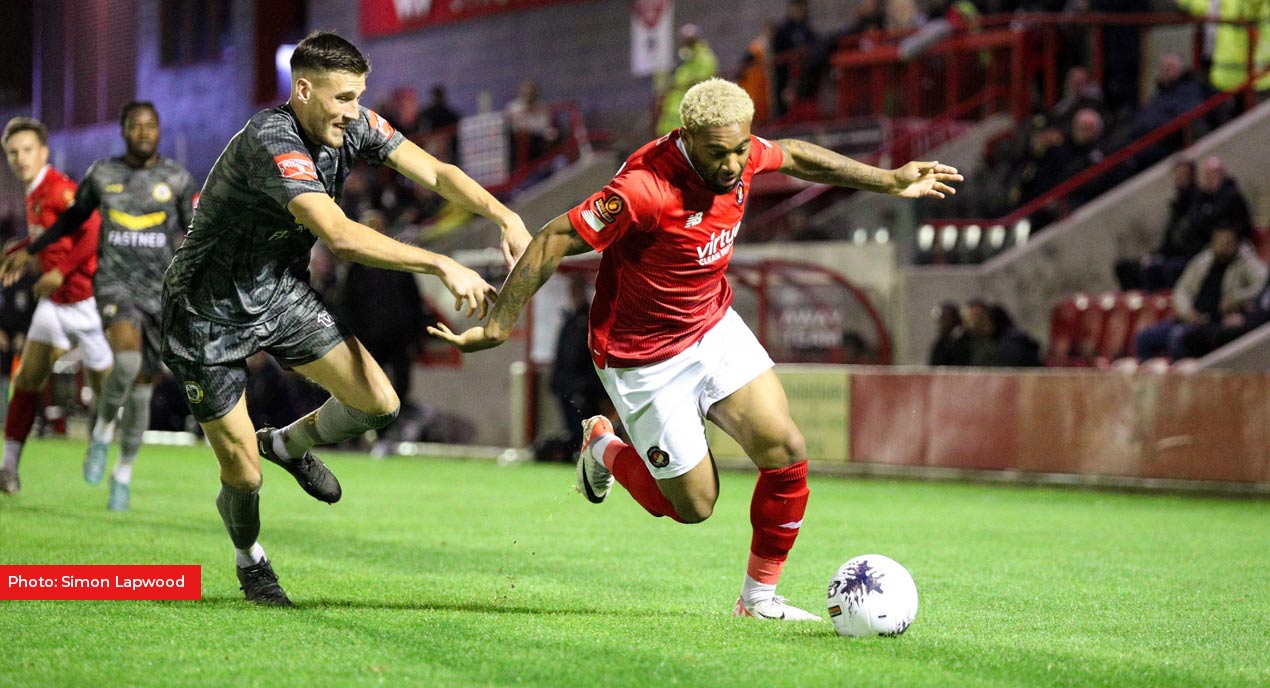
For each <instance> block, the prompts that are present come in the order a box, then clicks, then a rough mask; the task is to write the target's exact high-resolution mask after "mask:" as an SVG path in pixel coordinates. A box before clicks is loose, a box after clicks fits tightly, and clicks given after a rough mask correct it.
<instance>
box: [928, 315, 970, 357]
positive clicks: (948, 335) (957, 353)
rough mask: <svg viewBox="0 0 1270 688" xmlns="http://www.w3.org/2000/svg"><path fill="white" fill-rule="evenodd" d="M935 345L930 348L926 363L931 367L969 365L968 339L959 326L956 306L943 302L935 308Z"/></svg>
mask: <svg viewBox="0 0 1270 688" xmlns="http://www.w3.org/2000/svg"><path fill="white" fill-rule="evenodd" d="M931 315H932V316H933V317H934V318H935V331H936V334H935V343H934V344H933V345H931V348H930V358H929V359H928V361H927V362H928V363H929V364H930V365H933V366H964V365H969V364H970V339H969V335H968V334H967V333H966V328H965V327H963V326H962V324H961V313H960V312H959V311H958V309H957V304H955V303H953V302H951V301H945V302H943V303H941V304H939V305H938V306H936V307H935V311H934V313H932V314H931Z"/></svg>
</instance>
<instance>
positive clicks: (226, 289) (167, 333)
mask: <svg viewBox="0 0 1270 688" xmlns="http://www.w3.org/2000/svg"><path fill="white" fill-rule="evenodd" d="M291 71H292V77H291V97H290V99H289V100H288V101H287V103H286V104H285V105H281V106H279V107H274V108H270V109H267V110H263V111H261V112H259V113H257V114H256V115H255V116H254V117H252V118H251V120H250V121H248V122H247V125H246V126H245V127H243V129H242V130H241V131H239V132H238V133H237V134H235V135H234V137H233V138H232V139H231V140H230V142H229V144H228V145H227V146H226V147H225V150H224V152H222V153H221V156H220V158H219V159H218V160H217V161H216V165H215V166H214V167H213V168H212V171H211V173H210V174H209V175H208V178H207V183H206V184H204V186H203V191H202V194H201V196H200V198H199V206H198V209H197V210H196V211H195V213H194V224H193V226H192V227H191V229H190V232H189V235H188V236H187V237H186V240H185V243H184V244H183V245H182V246H181V248H180V249H178V250H177V252H176V257H175V258H174V259H173V260H172V264H171V266H169V267H168V270H167V274H166V275H165V277H164V290H163V360H164V362H165V363H167V365H168V367H169V368H171V369H172V372H173V373H175V375H176V377H177V379H178V380H179V381H181V382H182V383H183V384H184V386H185V393H186V398H187V399H188V400H189V402H190V409H191V410H192V411H193V413H194V417H195V418H196V419H197V420H198V422H199V423H200V424H201V425H202V426H203V430H204V432H205V433H206V435H207V438H208V440H209V441H210V442H211V444H212V448H213V450H214V451H215V452H216V458H217V460H218V461H219V462H220V478H221V491H220V494H219V496H218V497H217V499H216V506H217V508H218V509H219V511H220V514H221V518H222V520H223V521H224V523H225V528H226V530H227V531H228V532H229V537H230V539H231V540H232V541H233V543H234V548H235V550H236V559H237V564H238V580H239V582H240V583H241V585H242V589H243V592H244V593H245V595H246V597H247V599H248V600H250V601H252V602H256V603H260V604H275V605H289V604H290V603H291V602H290V600H289V599H288V598H287V595H286V593H285V592H284V591H283V590H282V588H281V587H280V586H279V584H278V578H277V576H276V575H275V574H274V572H273V567H272V566H271V564H270V562H269V560H268V559H267V558H266V557H265V553H264V550H263V549H261V547H260V544H259V543H258V542H257V541H256V540H257V536H258V535H259V533H260V508H259V489H260V482H261V473H260V458H259V457H260V456H264V457H265V458H266V459H268V460H269V461H271V462H273V463H276V464H278V465H280V466H282V467H283V468H284V469H286V470H287V471H288V472H289V473H291V475H292V476H294V477H295V478H296V480H297V482H299V483H300V485H301V487H303V488H304V490H305V491H306V492H308V493H309V494H310V495H312V496H313V497H314V498H316V499H318V500H321V501H324V502H328V503H333V502H335V501H337V500H339V498H340V494H341V491H340V485H339V482H338V481H337V480H336V479H335V476H334V475H332V474H331V472H330V470H328V469H327V467H326V466H325V465H324V464H323V463H322V462H321V461H320V460H319V459H317V458H316V457H315V456H313V455H312V453H310V452H309V448H310V447H313V446H315V445H319V444H330V443H334V442H339V441H340V440H344V439H347V438H350V437H356V436H358V435H361V434H362V433H364V432H366V431H367V430H371V429H377V428H382V427H384V426H386V425H388V424H389V423H391V422H392V421H393V419H394V418H396V417H397V412H398V410H399V408H400V401H399V400H398V398H397V395H396V393H395V392H394V391H393V388H392V385H391V384H390V383H389V381H388V377H387V376H386V375H385V374H384V372H383V370H382V369H380V367H379V365H378V364H377V363H376V362H375V360H374V359H373V358H372V357H371V356H370V354H369V353H367V351H366V349H365V348H364V347H363V346H362V344H361V343H360V342H359V341H358V340H357V339H356V338H355V337H353V336H352V335H351V334H349V333H348V331H347V330H346V329H344V327H343V326H341V325H340V323H339V322H338V321H336V320H335V319H334V318H333V317H332V316H331V314H330V313H329V312H328V311H327V309H326V307H325V306H324V305H323V304H322V301H321V300H320V298H319V297H318V295H317V292H315V291H314V290H313V288H312V287H310V286H309V283H308V265H309V252H310V250H311V249H312V247H313V244H314V242H316V241H318V240H321V241H322V242H323V243H324V244H326V245H327V246H328V247H329V248H330V249H331V250H332V252H334V253H335V255H337V256H339V257H341V258H344V259H346V260H352V261H356V262H359V263H364V264H367V265H373V266H377V267H382V268H390V269H395V270H404V271H409V272H418V273H426V274H431V275H436V276H437V277H438V278H440V279H441V281H442V282H443V283H444V284H445V286H446V287H447V288H448V289H449V290H450V291H451V292H452V293H453V294H454V296H455V298H456V301H455V307H456V308H461V307H463V306H466V310H467V312H468V314H469V315H472V314H475V313H478V312H479V313H481V314H482V315H483V314H484V313H485V311H486V309H487V306H488V303H489V301H490V300H492V297H493V295H494V289H493V287H491V286H490V285H489V284H487V283H486V282H485V280H483V279H481V277H480V275H478V274H477V273H476V272H474V271H472V270H470V269H468V268H465V267H463V266H462V265H459V264H458V263H457V262H455V261H454V260H452V259H451V258H448V257H446V256H443V255H440V254H436V253H432V252H430V251H426V250H423V249H421V248H418V247H415V246H410V245H407V244H403V243H400V242H398V241H395V240H393V239H390V238H388V237H386V236H384V235H382V234H379V233H378V232H376V231H374V230H372V229H371V228H369V227H366V226H364V225H361V224H358V223H357V222H354V221H352V220H350V219H349V218H347V217H346V216H345V215H344V213H343V211H341V210H340V207H339V206H338V205H337V204H336V202H335V199H336V198H338V196H339V194H340V190H341V188H342V187H343V184H344V180H345V178H346V177H347V175H348V173H349V170H350V169H351V167H352V165H353V163H354V162H355V159H356V158H359V157H360V158H364V159H367V160H369V161H370V162H372V163H382V164H385V165H387V166H388V167H390V168H392V169H394V170H396V171H398V172H400V173H402V174H404V175H405V176H407V177H409V178H410V179H412V180H414V181H415V182H417V183H419V184H421V185H423V186H425V187H427V188H429V189H433V190H435V191H437V192H438V193H440V194H441V195H442V196H444V197H446V198H448V199H450V200H452V201H454V202H456V203H457V204H458V205H460V206H462V207H463V208H465V209H467V210H469V211H471V212H474V213H477V214H480V215H483V216H485V217H487V218H489V219H491V220H493V221H495V222H496V223H497V224H498V225H499V226H500V227H501V229H502V248H503V253H504V258H505V259H506V260H507V261H508V264H509V265H510V264H512V263H513V262H514V261H515V258H516V256H518V255H519V254H520V253H521V252H522V251H523V250H524V248H525V246H526V245H528V243H529V239H530V237H529V232H527V231H526V230H525V225H524V223H523V222H522V221H521V219H520V217H519V216H517V215H516V214H515V213H513V212H511V211H510V210H508V209H507V208H506V207H504V206H503V204H501V203H499V202H498V201H497V200H496V199H495V198H494V197H493V196H491V195H490V194H489V192H487V191H485V190H484V189H483V188H481V187H480V185H478V184H477V183H476V182H474V181H473V180H472V179H471V178H469V177H468V176H467V175H466V174H464V173H463V172H462V171H461V170H459V169H458V168H457V167H454V166H453V165H447V164H444V163H441V162H439V161H438V160H437V159H436V158H433V157H432V156H431V155H429V154H428V153H426V152H424V151H423V150H422V149H420V148H419V147H418V146H416V145H414V144H413V143H411V142H410V141H407V140H405V138H404V137H403V136H402V135H401V134H400V133H399V132H397V131H395V130H394V129H393V127H392V125H391V124H390V123H388V122H387V121H385V120H384V119H383V118H381V117H380V116H379V115H377V114H376V113H374V112H372V111H371V110H368V109H366V108H364V107H362V106H361V105H360V104H359V102H358V101H359V100H360V98H361V96H362V93H363V92H364V91H365V90H366V75H367V74H368V73H369V72H370V65H369V63H368V62H367V61H366V58H365V57H364V56H363V55H362V54H361V53H360V52H359V51H358V50H357V48H356V47H354V46H353V45H352V44H351V43H349V42H348V41H346V40H344V39H343V38H341V37H339V36H338V35H336V34H334V33H315V34H312V35H310V36H309V37H308V38H306V39H304V40H303V41H301V42H300V44H299V45H297V46H296V49H295V52H294V53H293V54H292V57H291ZM261 350H263V351H266V352H268V353H269V354H271V355H272V356H274V358H276V359H278V361H279V362H280V363H282V364H283V365H284V366H287V367H290V368H293V369H295V370H296V371H297V372H299V373H301V374H303V375H304V376H305V377H308V378H309V379H311V380H313V381H315V382H317V383H318V384H320V385H322V386H323V387H325V388H326V389H327V390H329V391H330V392H331V398H330V399H329V400H327V402H326V403H325V404H323V405H322V406H321V407H320V408H319V409H317V410H316V411H314V412H312V413H310V414H308V415H306V416H304V417H302V418H300V419H299V420H297V421H295V422H294V423H292V424H291V425H289V426H287V427H285V428H281V429H278V430H275V429H273V428H261V429H259V430H257V429H254V428H253V427H252V423H251V419H250V418H249V417H248V415H247V404H246V401H245V398H244V396H243V390H244V389H245V385H246V377H247V365H246V359H247V357H249V356H251V355H252V354H254V353H256V352H257V351H261ZM253 435H254V436H253Z"/></svg>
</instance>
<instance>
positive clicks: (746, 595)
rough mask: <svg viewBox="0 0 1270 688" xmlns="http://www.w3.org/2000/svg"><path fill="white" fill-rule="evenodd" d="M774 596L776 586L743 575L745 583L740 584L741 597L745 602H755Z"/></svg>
mask: <svg viewBox="0 0 1270 688" xmlns="http://www.w3.org/2000/svg"><path fill="white" fill-rule="evenodd" d="M773 597H776V586H775V585H767V584H765V583H760V582H758V581H756V580H754V579H753V578H750V577H749V576H748V575H747V576H746V577H745V583H744V584H742V585H741V599H742V600H745V603H746V604H756V603H758V602H763V601H766V600H770V599H772V598H773Z"/></svg>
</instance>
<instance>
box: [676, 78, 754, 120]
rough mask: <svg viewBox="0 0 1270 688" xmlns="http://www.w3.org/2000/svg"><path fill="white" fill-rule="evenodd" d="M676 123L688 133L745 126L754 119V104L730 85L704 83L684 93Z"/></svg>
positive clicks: (708, 81)
mask: <svg viewBox="0 0 1270 688" xmlns="http://www.w3.org/2000/svg"><path fill="white" fill-rule="evenodd" d="M679 119H680V120H681V121H682V122H683V125H684V128H685V129H688V130H689V131H702V130H704V129H711V128H713V127H724V126H727V125H729V124H742V123H747V122H749V121H751V120H752V119H754V101H753V100H751V99H750V94H748V93H746V92H745V89H743V88H741V87H740V86H737V85H736V84H734V83H732V82H731V81H728V80H726V79H718V78H715V79H707V80H705V81H703V82H701V83H699V84H697V85H696V86H693V87H692V88H690V89H688V92H687V93H684V99H683V102H681V103H680V104H679Z"/></svg>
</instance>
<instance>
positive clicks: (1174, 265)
mask: <svg viewBox="0 0 1270 688" xmlns="http://www.w3.org/2000/svg"><path fill="white" fill-rule="evenodd" d="M1196 193H1197V187H1196V186H1195V162H1194V161H1193V160H1185V159H1183V160H1179V161H1177V163H1176V164H1174V165H1173V198H1172V200H1170V201H1169V219H1168V223H1167V224H1166V225H1165V226H1164V236H1163V238H1162V239H1161V240H1160V245H1159V246H1158V247H1157V248H1156V249H1155V251H1154V252H1152V253H1148V254H1147V255H1145V256H1143V257H1142V258H1141V259H1140V260H1123V261H1120V262H1119V263H1117V264H1116V279H1117V280H1118V281H1119V282H1120V288H1121V289H1124V290H1126V291H1127V290H1130V289H1144V290H1146V291H1160V290H1162V289H1170V288H1172V287H1173V284H1174V283H1175V282H1177V278H1178V277H1180V276H1181V275H1182V271H1183V270H1185V269H1186V264H1187V263H1189V262H1190V260H1191V259H1192V258H1194V257H1195V256H1196V255H1197V254H1199V252H1200V251H1202V250H1204V247H1205V246H1207V245H1208V239H1209V232H1208V230H1207V229H1206V228H1199V227H1196V226H1195V225H1193V224H1192V223H1191V206H1192V205H1193V204H1194V203H1195V196H1196Z"/></svg>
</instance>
